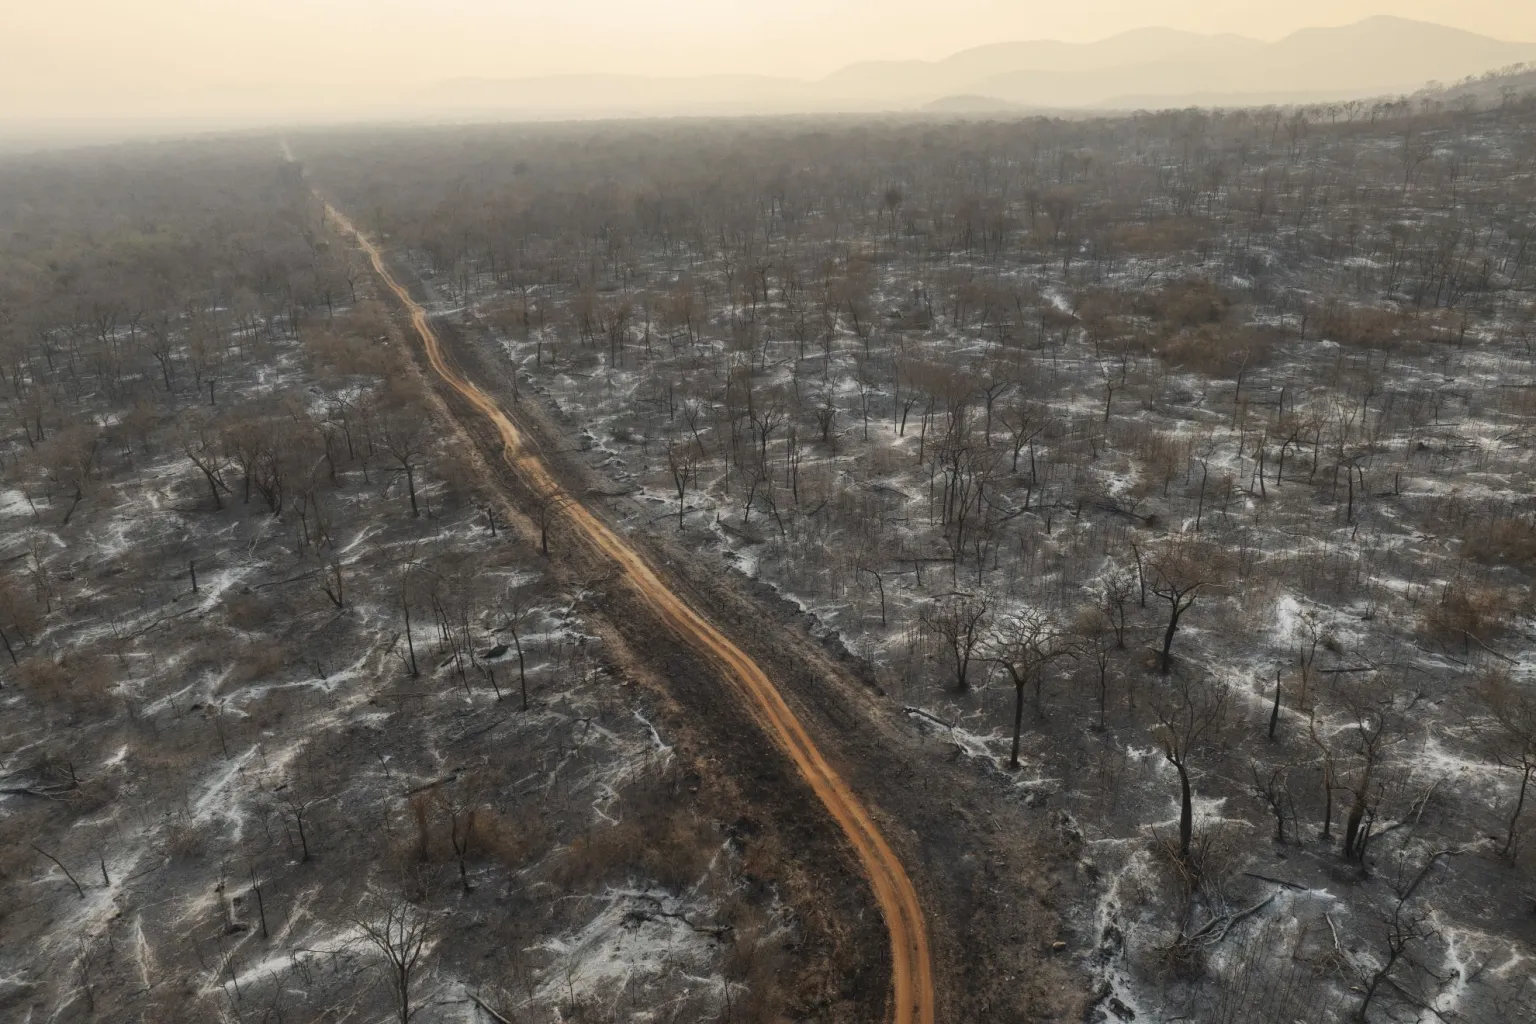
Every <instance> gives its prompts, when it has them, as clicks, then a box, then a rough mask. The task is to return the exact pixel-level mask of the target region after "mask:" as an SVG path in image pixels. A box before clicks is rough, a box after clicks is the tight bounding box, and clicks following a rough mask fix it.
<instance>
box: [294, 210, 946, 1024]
mask: <svg viewBox="0 0 1536 1024" xmlns="http://www.w3.org/2000/svg"><path fill="white" fill-rule="evenodd" d="M325 208H326V212H327V213H328V214H329V215H330V216H331V218H332V219H333V220H335V222H336V223H337V224H338V225H340V227H341V228H342V230H343V231H345V232H346V233H348V234H350V235H352V236H353V237H354V238H356V239H357V243H358V245H360V246H361V247H362V249H363V251H364V252H365V253H367V254H368V258H369V259H370V260H372V262H373V269H374V271H375V272H376V273H377V274H378V275H379V277H380V278H382V279H383V281H384V283H385V284H386V285H388V286H389V289H390V291H392V292H394V293H395V297H396V298H397V299H399V300H400V303H401V305H403V306H404V307H405V308H406V309H407V310H408V311H409V312H410V314H411V325H412V326H413V327H414V328H415V330H416V333H417V334H418V335H419V336H420V338H421V343H422V346H423V348H424V349H425V351H426V355H427V360H428V362H430V363H431V364H432V368H433V369H434V370H435V371H436V372H437V374H438V376H440V377H441V378H442V379H443V381H444V382H445V383H446V384H447V385H448V386H449V387H451V388H453V389H454V390H455V391H457V392H458V393H459V394H460V395H462V396H463V397H464V400H465V401H467V402H468V403H469V404H470V405H472V406H473V407H474V408H475V409H476V410H477V411H478V412H479V413H480V414H481V415H482V416H484V417H485V418H486V419H487V420H489V421H490V422H491V424H492V425H494V426H495V428H496V430H497V431H498V432H499V433H500V435H501V440H502V443H503V445H504V448H503V453H504V455H505V458H506V460H507V463H508V464H509V465H510V466H511V467H512V469H513V471H514V472H516V473H517V475H518V476H519V477H520V478H521V479H522V480H523V482H524V483H525V484H526V485H527V486H528V487H529V488H530V489H532V490H533V491H534V492H535V493H539V494H551V493H553V492H557V491H560V490H561V488H560V485H559V484H558V483H557V482H556V481H555V478H554V476H553V475H551V473H550V472H549V470H548V468H547V467H546V466H545V465H544V463H543V462H542V461H541V460H540V459H539V458H538V456H537V455H535V454H533V453H532V452H530V451H529V450H528V448H527V446H526V445H525V444H524V443H523V436H522V434H521V433H520V432H519V431H518V429H517V427H516V426H515V425H513V423H512V421H511V420H510V419H509V418H508V417H507V414H506V413H504V412H503V411H502V409H501V407H500V405H498V404H497V402H496V401H495V400H494V399H493V398H491V397H490V396H489V395H487V394H486V393H485V392H484V391H482V390H481V389H480V388H479V387H477V386H476V385H475V384H474V383H472V382H471V381H468V380H466V379H465V378H464V377H463V376H462V375H461V374H460V373H459V372H458V371H457V370H455V369H454V368H453V367H452V366H451V365H449V363H448V361H447V360H446V359H445V358H444V357H443V352H442V346H441V344H440V343H439V341H438V337H437V334H436V332H434V331H433V330H432V325H431V323H430V322H429V321H428V318H427V311H426V310H425V309H423V308H422V306H421V305H420V303H418V302H416V301H415V300H414V299H412V298H411V295H410V293H409V292H408V291H406V289H405V288H404V287H402V286H401V284H400V283H399V282H398V281H396V280H395V278H394V276H393V275H392V274H391V273H390V272H389V269H388V268H387V267H386V266H385V265H384V259H383V256H382V254H381V253H380V252H379V249H378V248H377V247H376V246H375V245H374V244H373V243H372V242H370V241H369V240H368V238H367V237H366V236H364V235H363V233H362V232H361V231H359V230H358V229H357V228H356V227H355V226H354V225H353V224H352V222H351V221H350V220H348V219H347V218H346V217H345V216H343V215H342V214H341V213H340V212H339V211H337V210H336V209H335V208H334V207H332V206H331V205H330V204H329V203H326V207H325ZM565 498H566V499H567V502H568V504H566V506H565V513H566V515H567V517H568V518H569V520H570V522H571V524H572V526H574V527H575V529H576V530H577V532H578V533H580V534H581V535H582V536H583V537H584V539H585V540H586V541H587V542H588V543H590V544H591V545H592V546H593V547H594V548H596V549H597V550H598V551H601V552H602V553H603V554H605V555H606V556H607V557H608V558H611V559H612V560H613V561H614V562H615V563H616V564H617V565H618V566H619V567H620V569H621V570H622V572H623V575H624V578H625V579H626V580H627V581H628V583H629V585H630V586H632V587H633V588H634V589H635V591H636V592H637V593H638V594H639V595H640V597H641V599H642V600H644V601H645V603H646V604H647V605H649V606H650V608H651V609H652V610H653V611H654V612H655V613H656V615H657V616H658V617H659V618H660V619H661V620H662V621H664V622H665V623H666V624H667V625H668V626H669V627H671V629H672V630H673V632H675V633H676V634H677V636H678V638H679V639H681V640H682V641H683V642H684V643H686V644H688V645H689V646H690V647H692V648H693V649H694V650H696V651H697V652H699V653H700V654H701V655H703V656H704V657H705V658H707V659H708V660H709V661H711V662H713V663H714V664H715V665H717V666H718V667H719V668H720V670H721V671H722V672H723V673H724V674H725V675H726V676H727V678H729V679H730V680H731V681H732V682H733V683H734V684H735V685H736V687H737V688H738V689H739V690H740V691H741V693H742V695H743V697H744V698H745V699H746V700H747V702H748V705H749V707H750V709H751V712H752V715H753V718H754V719H756V721H757V722H758V724H759V725H760V726H761V727H762V728H763V729H764V730H766V731H767V732H768V734H769V735H770V736H772V737H773V738H774V740H775V741H776V742H777V743H778V744H779V746H780V747H782V748H783V749H784V751H785V753H787V754H788V755H789V757H790V759H791V760H793V761H794V763H795V767H796V768H798V769H799V771H800V774H801V776H803V777H804V779H805V781H806V782H807V783H809V784H810V787H811V789H813V790H814V791H815V792H816V795H817V796H818V797H819V798H820V799H821V802H822V803H823V804H824V805H825V806H826V808H827V810H828V811H829V812H830V813H831V815H832V817H833V818H834V819H835V820H836V821H837V824H838V826H839V827H840V828H841V829H842V830H843V834H844V835H846V836H847V837H848V842H849V843H850V844H852V846H853V848H854V850H855V852H857V854H858V857H859V862H860V864H861V865H862V867H863V869H864V874H865V875H866V876H867V877H868V879H869V883H870V885H871V886H872V887H873V889H874V893H875V899H876V900H877V901H878V902H879V904H880V912H881V914H882V915H883V916H884V918H885V924H886V928H887V929H888V930H889V931H890V934H891V982H892V988H893V990H894V991H893V994H894V1000H893V1010H894V1012H893V1014H892V1020H893V1021H895V1024H933V1014H934V996H933V964H932V961H931V959H930V957H929V952H928V928H927V923H926V921H925V920H924V918H923V910H922V907H921V906H920V905H919V904H918V901H917V892H916V890H915V889H914V888H913V887H912V881H911V879H909V878H908V877H907V872H906V869H905V868H903V867H902V865H901V861H900V860H899V859H898V858H897V856H896V854H895V853H894V852H893V851H892V850H891V847H890V844H889V843H887V842H886V840H885V837H884V836H883V835H881V833H880V829H879V828H878V827H877V826H876V825H875V822H874V820H873V818H871V816H870V813H869V810H868V809H867V808H866V807H865V806H864V805H863V803H861V802H860V801H859V798H858V796H857V795H856V794H855V793H854V791H853V789H852V788H851V787H850V786H849V785H848V783H847V782H846V781H845V780H844V779H843V777H842V776H841V775H839V774H838V773H837V770H836V769H834V768H833V767H832V766H831V765H830V764H828V763H827V760H826V758H824V757H823V756H822V754H821V751H820V750H818V749H817V748H816V744H815V743H813V742H812V741H811V737H810V735H809V734H808V733H807V732H806V730H805V726H804V725H802V724H801V723H800V720H799V718H797V717H796V716H795V713H794V712H793V711H792V710H790V707H789V705H788V704H786V703H785V701H784V698H783V696H782V695H781V694H780V693H779V691H778V688H777V687H775V686H774V685H773V682H772V681H771V680H769V678H768V676H767V674H766V673H764V672H763V670H762V669H761V668H759V667H758V665H757V663H756V662H754V661H753V660H752V659H751V658H749V657H748V656H747V655H746V653H745V652H743V651H742V650H741V649H740V648H739V647H737V646H736V645H735V644H733V643H731V641H730V640H728V639H726V637H725V635H724V634H723V633H721V632H720V630H718V629H716V628H715V627H714V626H713V625H712V624H711V623H710V622H709V620H708V619H706V618H705V617H704V616H703V615H701V614H699V613H698V612H696V611H694V609H692V608H690V607H689V606H688V604H687V603H686V602H685V601H683V599H682V598H680V597H678V596H677V595H676V594H674V593H673V592H672V591H671V590H670V589H669V588H668V587H667V586H666V584H664V583H663V582H662V581H661V579H660V578H659V577H658V576H657V575H656V572H655V571H654V570H653V569H652V568H651V566H650V565H649V564H648V563H647V562H646V560H645V558H644V557H642V556H641V554H640V553H639V552H638V551H636V550H635V549H634V548H633V547H631V546H630V545H629V544H628V543H626V542H625V541H624V539H623V538H621V537H620V536H619V535H618V534H616V533H614V532H613V530H611V529H609V528H608V526H607V525H606V524H604V523H603V521H602V520H600V519H598V518H597V517H596V516H595V515H593V514H592V513H591V511H589V510H588V509H587V508H586V507H585V506H583V505H582V504H581V503H580V502H578V501H576V500H575V499H574V498H572V497H571V496H569V495H565Z"/></svg>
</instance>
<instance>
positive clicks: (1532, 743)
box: [1476, 670, 1536, 857]
mask: <svg viewBox="0 0 1536 1024" xmlns="http://www.w3.org/2000/svg"><path fill="white" fill-rule="evenodd" d="M1476 692H1477V697H1478V700H1479V701H1480V703H1481V704H1482V705H1483V707H1485V708H1487V710H1488V712H1489V714H1490V715H1491V716H1492V717H1493V728H1492V729H1491V730H1489V731H1488V733H1487V734H1486V735H1485V736H1484V740H1483V742H1484V746H1485V748H1486V749H1487V751H1488V754H1489V756H1490V757H1491V758H1492V759H1493V762H1494V763H1495V764H1497V765H1499V766H1500V767H1503V768H1511V769H1513V770H1515V771H1517V772H1519V773H1520V788H1519V790H1518V792H1517V794H1516V796H1515V807H1514V810H1513V811H1511V812H1510V815H1509V826H1508V828H1507V829H1506V830H1505V835H1504V846H1503V847H1502V849H1501V850H1500V851H1499V852H1500V854H1501V855H1502V856H1505V857H1513V856H1514V855H1515V851H1516V849H1517V848H1518V844H1519V837H1520V814H1521V812H1522V811H1524V810H1525V797H1526V793H1527V790H1528V789H1529V788H1530V783H1531V775H1532V774H1536V694H1533V693H1532V691H1531V690H1530V689H1529V688H1528V687H1521V686H1519V685H1517V684H1516V683H1515V681H1514V679H1513V678H1512V677H1511V676H1510V674H1509V673H1508V672H1506V671H1502V670H1495V671H1491V672H1488V673H1486V674H1485V675H1484V676H1483V678H1482V680H1480V682H1479V685H1478V688H1477V691H1476Z"/></svg>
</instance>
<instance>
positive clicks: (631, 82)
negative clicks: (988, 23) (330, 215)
mask: <svg viewBox="0 0 1536 1024" xmlns="http://www.w3.org/2000/svg"><path fill="white" fill-rule="evenodd" d="M1525 61H1536V43H1519V42H1506V41H1504V40H1499V39H1493V38H1490V37H1488V36H1482V35H1477V34H1475V33H1472V32H1466V31H1463V30H1461V29H1455V28H1449V27H1447V26H1444V25H1435V24H1430V23H1428V22H1422V21H1411V20H1409V19H1406V18H1396V17H1385V16H1383V17H1374V18H1367V19H1365V20H1364V21H1360V22H1356V23H1354V24H1352V25H1345V26H1341V27H1337V28H1308V29H1302V30H1301V31H1298V32H1294V33H1292V34H1291V35H1288V36H1286V37H1284V38H1283V39H1280V40H1277V41H1275V42H1265V41H1262V40H1258V39H1251V38H1248V37H1245V36H1239V35H1230V34H1224V35H1202V34H1199V33H1194V32H1183V31H1177V30H1174V29H1166V28H1144V29H1135V30H1132V31H1129V32H1122V33H1120V34H1118V35H1113V36H1110V37H1108V38H1106V39H1101V40H1098V41H1097V42H1091V43H1067V42H1059V41H1056V40H1033V41H1025V42H1004V43H994V44H990V45H986V46H978V47H974V48H971V49H968V50H962V51H960V52H959V53H956V54H954V55H952V56H950V57H946V58H944V59H942V60H937V61H922V60H893V61H867V62H863V63H858V64H851V65H849V66H847V67H845V68H842V69H841V70H839V71H836V72H834V73H833V74H830V75H827V76H826V77H824V78H820V79H815V80H804V79H792V78H774V77H770V76H757V75H713V76H699V77H667V76H662V75H658V76H654V77H653V76H643V75H552V76H545V77H538V78H506V79H491V78H469V79H455V80H451V81H446V82H442V83H439V84H438V85H436V86H434V87H432V88H431V89H429V90H427V91H425V92H424V93H422V94H420V95H418V96H417V97H416V98H415V99H416V102H417V103H418V104H419V105H420V106H421V107H422V108H423V109H430V110H433V111H435V112H440V113H463V114H471V113H489V112H496V113H498V114H508V115H520V116H530V117H541V116H542V117H573V116H576V117H579V116H630V115H645V114H711V113H717V114H740V113H794V112H807V113H809V112H832V111H848V112H866V111H876V110H891V111H899V110H914V109H922V108H929V109H935V110H945V109H948V110H975V109H985V108H989V107H991V108H996V109H1012V108H1017V109H1034V110H1041V109H1046V110H1063V109H1073V108H1077V109H1099V110H1108V109H1135V108H1147V107H1170V106H1189V105H1201V106H1252V105H1262V104H1269V103H1313V102H1326V101H1333V100H1341V99H1348V98H1354V97H1365V96H1379V95H1395V94H1400V93H1410V92H1413V91H1415V90H1418V89H1420V88H1422V87H1423V86H1424V85H1425V83H1426V82H1429V81H1433V80H1438V81H1442V82H1450V81H1455V80H1457V79H1461V78H1464V77H1466V76H1468V75H1477V74H1481V73H1483V72H1486V71H1489V70H1492V69H1494V68H1499V67H1505V66H1508V65H1511V64H1516V63H1521V62H1525Z"/></svg>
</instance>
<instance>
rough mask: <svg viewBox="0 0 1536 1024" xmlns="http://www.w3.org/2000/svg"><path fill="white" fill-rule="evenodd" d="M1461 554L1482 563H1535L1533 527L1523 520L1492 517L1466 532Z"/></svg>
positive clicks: (1514, 565) (1524, 565) (1525, 565)
mask: <svg viewBox="0 0 1536 1024" xmlns="http://www.w3.org/2000/svg"><path fill="white" fill-rule="evenodd" d="M1461 552H1462V554H1464V555H1466V556H1467V557H1468V558H1470V559H1472V560H1473V561H1477V562H1482V563H1484V564H1485V565H1507V566H1510V567H1512V568H1519V569H1524V568H1529V567H1530V566H1532V565H1536V526H1533V525H1531V524H1530V523H1529V522H1527V521H1526V520H1524V519H1495V520H1493V521H1492V522H1490V523H1484V524H1481V525H1480V526H1478V527H1477V528H1476V529H1474V530H1469V531H1467V534H1466V536H1465V537H1464V538H1463V540H1462V547H1461Z"/></svg>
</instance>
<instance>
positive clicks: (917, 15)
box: [0, 0, 1536, 118]
mask: <svg viewBox="0 0 1536 1024" xmlns="http://www.w3.org/2000/svg"><path fill="white" fill-rule="evenodd" d="M1373 14H1395V15H1399V16H1401V17H1408V18H1418V19H1421V20H1425V21H1436V22H1440V23H1442V24H1448V25H1454V26H1456V27H1459V28H1465V29H1469V30H1471V31H1475V32H1481V33H1484V34H1487V35H1491V36H1495V37H1498V38H1503V39H1515V40H1531V41H1536V0H1456V2H1450V0H1385V2H1372V0H1288V2H1286V3H1275V2H1274V0H1050V2H1042V0H752V2H748V0H538V2H532V0H238V2H237V0H0V39H3V40H4V41H5V43H6V49H5V55H4V59H3V60H0V117H10V118H15V117H54V116H124V115H149V114H186V113H212V112H225V113H257V112H271V111H274V110H281V109H283V108H285V107H287V106H288V104H290V103H295V102H301V101H302V102H303V103H304V104H305V105H306V106H308V107H310V108H311V109H316V108H323V107H327V106H334V107H335V108H337V109H341V108H344V107H352V106H354V105H355V104H357V103H358V102H359V101H360V99H361V98H362V97H365V96H366V97H372V98H373V99H375V100H376V101H377V102H378V103H379V104H380V105H381V106H388V105H389V104H390V103H392V102H393V101H394V99H395V98H396V97H398V96H403V95H409V94H410V93H411V91H412V90H414V89H417V88H419V87H420V86H421V85H423V84H426V83H430V82H434V81H438V80H441V79H445V78H453V77H461V76H480V77H516V76H523V75H542V74H553V73H563V72H603V71H609V72H637V73H645V74H656V75H688V74H699V73H714V72H751V73H760V74H770V75H788V76H797V77H812V76H817V75H822V74H826V73H828V72H831V71H833V70H835V69H837V68H838V67H840V66H842V65H844V64H847V63H849V62H852V61H856V60H866V59H872V58H906V57H919V58H928V59H932V58H937V57H942V56H945V55H947V54H949V53H952V52H954V51H955V50H958V49H962V48H964V47H967V46H974V45H978V44H981V43H988V42H1000V41H1004V40H1009V39H1039V38H1056V39H1066V40H1073V41H1088V40H1092V39H1098V38H1102V37H1104V36H1106V35H1110V34H1113V33H1115V32H1119V31H1123V30H1125V29H1130V28H1137V27H1141V26H1146V25H1165V26H1169V27H1172V28H1181V29H1189V30H1193V31H1200V32H1240V33H1243V34H1245V35H1251V36H1255V37H1258V38H1263V39H1275V38H1278V37H1280V36H1282V35H1284V34H1286V33H1288V32H1291V31H1293V30H1295V29H1297V28H1303V27H1307V26H1310V25H1340V24H1346V23H1348V22H1352V21H1356V20H1358V19H1360V18H1363V17H1368V16H1370V15H1373Z"/></svg>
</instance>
